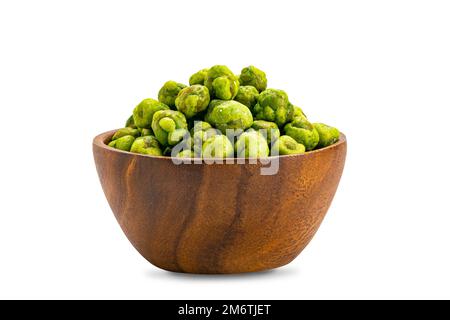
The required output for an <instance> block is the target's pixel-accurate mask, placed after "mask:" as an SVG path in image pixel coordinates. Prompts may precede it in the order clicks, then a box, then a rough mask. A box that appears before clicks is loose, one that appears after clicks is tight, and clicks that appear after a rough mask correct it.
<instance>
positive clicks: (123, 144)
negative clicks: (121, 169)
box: [114, 136, 136, 151]
mask: <svg viewBox="0 0 450 320" xmlns="http://www.w3.org/2000/svg"><path fill="white" fill-rule="evenodd" d="M135 139H136V138H135V137H133V136H123V137H120V138H118V139H116V140H114V142H115V145H114V148H116V149H119V150H123V151H130V149H131V146H132V145H133V143H134V141H135Z"/></svg>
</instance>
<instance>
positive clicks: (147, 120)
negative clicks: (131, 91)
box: [133, 98, 170, 129]
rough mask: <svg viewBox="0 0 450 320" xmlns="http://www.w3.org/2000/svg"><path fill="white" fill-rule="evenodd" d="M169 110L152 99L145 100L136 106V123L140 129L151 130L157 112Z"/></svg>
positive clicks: (134, 115) (134, 112)
mask: <svg viewBox="0 0 450 320" xmlns="http://www.w3.org/2000/svg"><path fill="white" fill-rule="evenodd" d="M168 109H170V108H169V107H168V106H166V105H165V104H163V103H161V102H159V101H157V100H154V99H150V98H149V99H144V100H142V102H141V103H139V104H138V105H137V106H136V108H134V111H133V119H134V123H135V124H136V126H137V127H138V128H147V129H150V127H151V125H152V119H153V115H154V114H155V112H157V111H160V110H168Z"/></svg>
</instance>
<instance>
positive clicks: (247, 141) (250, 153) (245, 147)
mask: <svg viewBox="0 0 450 320" xmlns="http://www.w3.org/2000/svg"><path fill="white" fill-rule="evenodd" d="M235 150H236V155H237V157H238V158H264V157H267V156H268V155H269V146H268V145H267V141H266V139H265V138H264V136H263V135H261V134H260V133H259V132H258V131H254V130H252V131H247V132H244V133H243V134H241V135H240V136H239V138H238V139H237V141H236V143H235Z"/></svg>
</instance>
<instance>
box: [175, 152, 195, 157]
mask: <svg viewBox="0 0 450 320" xmlns="http://www.w3.org/2000/svg"><path fill="white" fill-rule="evenodd" d="M177 158H194V151H192V150H183V151H180V152H179V153H178V154H177Z"/></svg>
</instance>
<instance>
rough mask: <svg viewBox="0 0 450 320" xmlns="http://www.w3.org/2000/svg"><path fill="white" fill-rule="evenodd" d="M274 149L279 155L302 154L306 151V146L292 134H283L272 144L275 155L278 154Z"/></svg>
mask: <svg viewBox="0 0 450 320" xmlns="http://www.w3.org/2000/svg"><path fill="white" fill-rule="evenodd" d="M274 151H275V152H278V154H279V155H288V154H300V153H304V152H305V146H304V145H302V144H301V143H298V142H297V141H295V139H294V138H292V137H290V136H281V137H279V138H278V140H277V141H275V143H274V144H273V146H272V154H273V155H275V154H276V153H275V152H274Z"/></svg>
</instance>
